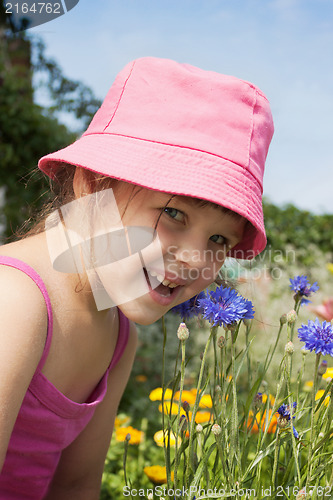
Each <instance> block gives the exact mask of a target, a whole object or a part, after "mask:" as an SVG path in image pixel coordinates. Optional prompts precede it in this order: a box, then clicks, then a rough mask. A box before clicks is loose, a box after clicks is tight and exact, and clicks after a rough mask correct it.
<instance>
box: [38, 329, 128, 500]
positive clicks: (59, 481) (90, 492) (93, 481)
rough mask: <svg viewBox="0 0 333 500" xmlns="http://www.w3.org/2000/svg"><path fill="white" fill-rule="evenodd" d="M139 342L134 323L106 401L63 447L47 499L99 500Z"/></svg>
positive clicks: (115, 369)
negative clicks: (81, 430)
mask: <svg viewBox="0 0 333 500" xmlns="http://www.w3.org/2000/svg"><path fill="white" fill-rule="evenodd" d="M136 345H137V333H136V327H135V326H134V324H132V323H131V326H130V335H129V340H128V344H127V347H126V349H125V351H124V353H123V355H122V357H121V359H120V360H119V362H118V363H117V365H116V366H115V367H114V368H113V369H112V371H111V372H110V375H109V378H108V389H107V393H106V395H105V399H104V401H103V402H102V403H101V404H100V405H99V406H98V408H97V410H96V412H95V414H94V416H93V418H92V420H91V421H90V422H89V424H88V425H87V427H86V428H85V429H84V431H83V432H82V433H81V434H80V436H79V437H78V438H77V439H76V440H75V441H74V442H73V443H72V444H71V445H70V446H69V447H68V448H66V450H64V451H63V453H62V456H61V459H60V462H59V465H58V468H57V471H56V474H55V477H54V479H53V482H52V485H51V488H50V491H49V494H48V495H47V496H46V498H45V500H59V499H60V498H61V500H73V498H77V499H80V500H98V499H99V495H100V488H101V478H102V473H103V469H104V461H105V457H106V453H107V451H108V447H109V445H110V440H111V436H112V431H113V424H114V420H115V417H116V414H117V410H118V405H119V402H120V399H121V396H122V394H123V392H124V389H125V387H126V384H127V381H128V378H129V375H130V372H131V368H132V365H133V361H134V356H135V351H136Z"/></svg>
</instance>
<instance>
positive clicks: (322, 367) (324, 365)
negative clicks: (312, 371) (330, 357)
mask: <svg viewBox="0 0 333 500" xmlns="http://www.w3.org/2000/svg"><path fill="white" fill-rule="evenodd" d="M326 370H327V361H326V359H323V361H322V362H321V363H320V365H319V366H318V375H320V376H322V375H324V373H326Z"/></svg>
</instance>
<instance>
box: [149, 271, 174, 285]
mask: <svg viewBox="0 0 333 500" xmlns="http://www.w3.org/2000/svg"><path fill="white" fill-rule="evenodd" d="M149 274H150V275H151V276H155V277H156V279H158V281H159V282H160V283H162V285H164V286H168V287H169V288H176V286H178V285H177V284H176V283H173V282H172V281H169V280H167V279H164V276H163V275H162V274H158V273H156V272H155V271H149Z"/></svg>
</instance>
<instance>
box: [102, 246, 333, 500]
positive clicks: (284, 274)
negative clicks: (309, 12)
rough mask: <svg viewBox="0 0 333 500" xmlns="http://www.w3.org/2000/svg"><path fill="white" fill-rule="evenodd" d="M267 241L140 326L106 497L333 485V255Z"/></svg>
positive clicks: (319, 494)
mask: <svg viewBox="0 0 333 500" xmlns="http://www.w3.org/2000/svg"><path fill="white" fill-rule="evenodd" d="M287 248H288V247H287ZM265 252H266V254H264V255H262V256H261V257H260V259H256V260H254V261H251V262H245V261H235V260H230V261H228V262H227V263H226V265H225V269H224V276H225V278H226V283H225V284H224V285H222V286H221V287H217V289H216V291H215V292H213V293H212V292H209V293H208V292H207V293H206V295H205V297H204V296H203V297H202V298H201V299H202V300H201V301H200V300H199V298H198V300H196V302H194V303H192V304H187V305H185V306H184V307H183V309H182V310H178V311H174V312H173V311H171V312H169V313H168V314H167V315H166V316H165V317H164V318H163V319H162V320H161V321H160V322H158V323H156V324H154V325H151V326H150V327H149V328H148V329H147V327H145V328H144V329H140V335H139V337H140V346H139V350H138V355H137V359H136V362H135V366H134V370H133V374H132V376H131V379H130V382H129V384H128V387H127V389H126V392H125V394H124V398H123V401H122V403H121V406H120V409H119V415H118V418H117V421H116V426H115V431H114V435H113V438H112V442H111V445H110V448H109V452H108V455H107V460H106V463H105V471H104V475H103V486H102V492H101V499H102V500H107V499H118V498H123V496H125V497H126V496H128V497H129V498H136V497H142V498H147V499H156V498H160V499H161V500H163V499H172V500H175V499H177V498H186V499H189V500H192V499H196V500H198V499H201V498H202V499H204V498H239V499H246V498H252V499H264V498H288V499H301V498H312V499H315V498H332V497H333V439H332V438H333V399H332V378H333V329H332V323H330V321H331V320H332V318H333V311H332V310H331V309H330V307H331V302H330V300H329V297H330V295H332V283H333V273H332V264H330V258H331V255H330V254H327V253H326V254H325V253H323V252H322V251H320V250H319V249H318V248H317V247H316V248H313V249H311V256H310V257H311V259H310V263H309V264H308V265H305V264H304V254H303V255H301V258H299V257H298V256H297V255H298V254H297V252H296V251H295V250H294V248H292V247H290V250H289V251H288V250H286V251H285V252H284V253H283V254H282V252H280V251H278V250H276V249H272V247H268V249H266V251H265ZM305 273H306V274H305ZM290 280H291V281H290ZM235 288H236V290H237V291H235V290H234V289H235ZM212 290H214V287H213V288H212ZM200 303H201V308H200V307H199V305H200ZM199 309H200V310H199ZM252 312H253V313H252ZM330 314H331V317H330V316H329V315H330ZM325 315H326V316H325ZM252 316H253V317H252ZM316 318H318V319H316ZM325 320H328V321H327V322H326V321H325ZM309 321H310V322H309ZM180 324H181V326H179V325H180ZM299 337H301V338H299ZM305 347H307V349H305Z"/></svg>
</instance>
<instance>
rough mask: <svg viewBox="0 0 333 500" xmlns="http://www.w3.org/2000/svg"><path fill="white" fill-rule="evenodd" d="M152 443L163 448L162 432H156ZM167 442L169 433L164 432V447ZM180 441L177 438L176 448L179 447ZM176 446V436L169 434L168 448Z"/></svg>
mask: <svg viewBox="0 0 333 500" xmlns="http://www.w3.org/2000/svg"><path fill="white" fill-rule="evenodd" d="M154 441H155V443H156V444H157V446H161V447H163V431H157V432H155V434H154ZM168 441H169V433H168V432H165V445H166V446H168ZM181 442H182V441H181V439H180V437H178V446H180V445H181ZM175 445H176V436H175V435H174V433H173V432H170V446H175Z"/></svg>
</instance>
